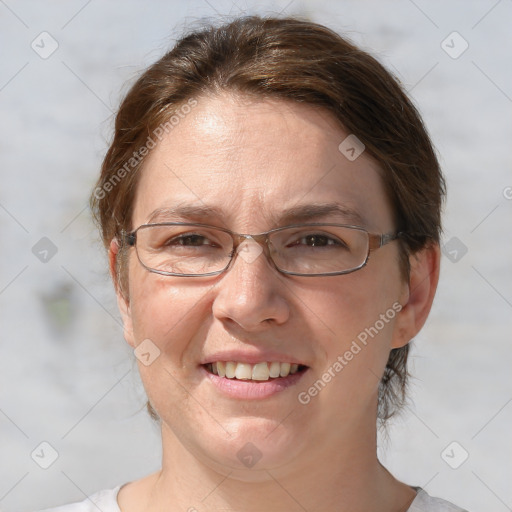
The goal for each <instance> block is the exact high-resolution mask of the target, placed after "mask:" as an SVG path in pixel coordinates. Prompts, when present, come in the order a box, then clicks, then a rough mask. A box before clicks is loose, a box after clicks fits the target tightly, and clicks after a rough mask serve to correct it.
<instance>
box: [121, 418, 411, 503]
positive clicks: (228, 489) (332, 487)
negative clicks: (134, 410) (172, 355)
mask: <svg viewBox="0 0 512 512" xmlns="http://www.w3.org/2000/svg"><path fill="white" fill-rule="evenodd" d="M162 440H163V460H162V470H161V471H159V472H157V473H155V474H153V475H151V476H150V477H148V478H147V479H145V480H146V481H145V490H144V491H143V492H142V491H141V492H140V495H141V496H142V495H144V496H145V498H144V500H141V501H140V502H138V503H141V504H142V503H144V504H145V508H144V510H148V511H157V510H166V511H168V512H170V511H178V510H180V511H184V510H186V511H190V512H203V511H217V510H238V511H243V512H256V511H261V510H265V511H267V512H278V511H283V510H286V511H289V512H295V511H297V512H299V511H300V512H303V511H305V510H307V511H308V512H320V511H322V512H331V511H332V512H334V511H336V512H348V511H350V512H358V511H361V512H362V511H367V510H381V511H397V510H400V511H406V510H407V509H408V507H409V505H410V503H411V502H412V501H413V499H414V496H415V492H414V490H413V489H411V488H410V487H408V486H406V485H405V484H402V483H401V482H398V481H397V480H395V479H394V478H393V476H392V475H391V474H390V473H389V472H388V471H387V470H386V469H385V468H384V467H383V466H382V465H381V464H380V462H379V461H378V459H377V456H376V452H377V443H376V428H375V426H373V428H364V425H355V426H352V432H347V431H345V430H344V429H339V430H338V431H337V432H336V435H335V436H333V439H322V440H319V442H318V444H317V445H316V446H313V447H311V449H310V450H309V451H307V452H303V453H302V454H301V456H300V457H299V458H298V459H297V460H294V462H293V467H292V465H291V464H288V465H284V466H280V467H279V468H273V469H271V468H266V469H264V468H262V469H259V470H256V467H255V468H253V469H252V470H249V471H250V475H249V474H247V472H246V473H245V474H243V473H239V472H237V471H235V470H232V471H231V470H229V469H226V470H225V471H219V470H218V468H215V469H214V466H213V465H210V464H208V463H207V462H205V461H202V460H199V458H198V457H196V456H195V455H193V454H192V453H190V452H189V451H188V450H187V449H186V448H185V447H184V446H183V445H182V444H181V442H180V441H179V440H178V439H177V438H176V436H175V435H174V433H173V432H172V431H171V430H170V429H169V428H168V427H167V426H165V424H164V425H163V427H162ZM347 440H348V442H347ZM120 505H121V508H122V510H123V512H124V511H125V510H126V511H127V512H128V511H130V510H131V509H130V508H129V507H128V506H127V507H126V508H125V507H123V503H122V502H121V501H120Z"/></svg>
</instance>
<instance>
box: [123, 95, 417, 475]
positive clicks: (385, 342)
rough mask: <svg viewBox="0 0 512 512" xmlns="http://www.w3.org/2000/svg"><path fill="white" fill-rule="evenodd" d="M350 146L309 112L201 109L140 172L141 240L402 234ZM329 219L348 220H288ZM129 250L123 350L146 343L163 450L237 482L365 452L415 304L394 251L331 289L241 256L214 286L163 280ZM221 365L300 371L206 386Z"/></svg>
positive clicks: (239, 100)
mask: <svg viewBox="0 0 512 512" xmlns="http://www.w3.org/2000/svg"><path fill="white" fill-rule="evenodd" d="M348 135H349V134H348V133H345V132H344V131H343V130H342V129H341V128H340V127H339V126H338V124H337V122H336V121H335V120H334V118H333V117H331V114H329V113H327V112H326V111H324V110H322V109H318V108H314V107H312V106H306V105H299V104H295V103H288V102H285V101H280V100H264V101H255V100H249V99H248V98H243V97H239V96H233V95H228V94H223V95H221V96H217V97H208V98H207V97H202V98H198V104H197V106H196V107H195V108H194V109H193V110H192V111H191V112H190V113H189V114H188V115H187V116H186V117H185V118H184V119H181V120H180V123H179V124H178V125H177V126H175V127H174V128H173V129H172V131H171V132H170V133H169V134H168V135H167V136H166V138H165V139H163V140H162V142H161V143H159V145H158V146H157V147H156V148H155V149H154V150H153V152H152V153H151V154H150V155H149V156H148V157H147V159H146V161H145V163H144V168H143V171H142V174H141V177H140V178H141V179H140V181H139V184H138V189H137V193H136V198H135V204H134V208H133V225H134V226H135V227H138V226H139V225H141V224H144V223H147V222H150V221H151V222H165V221H176V222H180V221H182V222H201V223H206V224H211V225H215V226H221V227H226V228H228V229H230V230H232V231H235V232H238V233H253V234H256V233H261V232H264V231H268V230H270V229H273V228H276V227H279V226H283V225H289V224H294V223H298V222H333V223H341V224H357V225H361V226H363V227H364V228H366V229H367V230H368V231H369V232H370V233H389V232H393V230H394V225H393V221H392V212H391V208H390V205H389V203H388V201H387V198H386V196H385V193H384V188H383V185H382V182H381V179H380V177H379V169H378V167H377V164H376V163H375V162H374V161H373V160H372V159H371V158H370V157H368V156H367V155H366V154H365V153H364V152H363V153H362V154H361V155H360V156H359V157H358V158H356V159H355V160H353V159H352V158H351V159H348V158H347V157H346V156H345V154H347V155H349V156H351V157H352V155H351V152H350V151H349V152H348V153H345V154H343V153H342V152H340V150H339V149H338V146H339V145H340V143H341V142H342V141H343V140H344V139H345V138H346V137H347V136H348ZM352 160H353V161H352ZM327 204H328V205H339V206H340V208H339V211H333V212H331V213H327V214H325V215H322V216H314V217H312V216H306V217H301V216H292V217H290V216H289V215H288V216H287V217H286V218H285V217H284V215H285V212H286V213H287V214H290V213H295V214H297V213H299V212H300V210H301V209H302V210H304V208H305V207H306V206H311V205H315V206H319V205H327ZM177 207H179V208H178V209H177V210H176V211H174V212H171V213H169V214H168V215H167V216H159V217H156V218H154V217H153V212H155V210H159V209H162V208H164V209H165V208H171V209H176V208H177ZM291 209H293V211H292V210H291ZM185 210H186V211H185ZM253 249H254V248H253ZM130 251H131V253H130V258H129V302H128V303H125V302H123V299H122V297H119V300H120V304H121V310H122V312H123V316H124V322H125V337H126V339H127V341H128V342H129V343H130V345H132V346H133V347H134V348H135V347H137V346H138V345H139V344H140V343H142V342H143V341H144V340H151V342H148V341H146V342H145V343H146V345H143V347H145V351H146V352H149V353H150V354H151V355H150V356H147V355H146V356H145V358H146V361H143V362H140V363H139V366H140V372H141V376H142V380H143V382H144V385H145V388H146V391H147V394H148V396H149V399H150V401H151V403H152V405H153V407H154V408H155V410H156V411H157V413H158V414H159V416H160V417H161V419H162V422H163V431H164V441H165V436H167V438H168V439H170V438H171V437H172V438H173V439H174V440H178V441H179V443H181V445H182V446H183V447H184V448H185V449H186V450H187V451H188V452H190V453H192V454H193V455H194V456H196V457H197V458H199V459H200V460H201V461H202V462H204V463H206V464H208V465H209V466H211V467H213V468H228V469H233V468H235V469H240V470H242V472H243V470H244V468H250V467H252V464H253V463H254V461H256V460H257V459H259V460H258V462H257V466H256V467H257V469H269V468H276V467H277V466H286V465H287V464H292V465H294V466H293V467H295V466H300V465H307V464H309V463H311V461H313V460H314V458H315V457H317V456H320V455H321V456H324V457H333V456H335V455H334V454H333V453H335V449H336V447H337V446H339V445H340V443H341V444H343V443H345V444H346V443H348V442H350V443H352V444H353V445H354V449H356V448H357V443H358V442H359V441H358V439H360V440H361V442H362V443H367V441H368V439H367V438H365V435H364V434H365V432H368V433H371V432H372V429H373V428H374V427H375V414H376V404H377V390H378V385H379V379H380V377H381V375H382V373H383V371H384V367H385V364H386V361H387V359H388V354H389V351H390V349H391V348H392V347H394V346H398V345H401V344H403V343H404V342H405V340H402V339H401V337H400V335H399V334H398V333H399V331H400V321H401V320H400V319H401V315H400V313H398V310H399V309H400V308H399V306H398V303H402V304H403V303H405V302H407V297H408V286H407V284H406V283H404V282H403V281H402V279H401V276H400V269H399V266H398V246H397V244H396V243H390V244H388V245H386V246H384V247H382V248H381V249H379V250H378V251H376V252H374V253H372V254H371V257H370V259H369V261H368V264H367V265H366V266H365V267H364V268H362V269H361V270H359V271H356V272H353V273H351V274H346V275H339V276H329V277H298V276H287V275H284V274H281V273H279V272H278V271H277V270H275V268H273V267H272V266H271V264H270V263H269V261H268V260H267V258H266V256H265V254H263V253H259V252H258V251H255V252H253V253H252V254H253V257H242V256H241V255H240V253H239V256H238V257H237V258H236V260H235V261H234V262H233V265H232V266H231V268H230V269H229V270H228V271H227V272H226V273H224V274H221V275H218V276H214V277H192V278H190V277H168V276H162V275H159V274H156V273H151V272H148V271H147V270H146V269H145V268H144V267H143V266H142V265H141V264H140V263H139V261H138V259H137V256H136V253H135V249H133V248H132V249H130ZM247 254H248V253H247ZM365 334H366V336H365ZM399 338H400V339H399ZM363 340H364V342H363ZM407 341H408V340H407ZM148 343H149V345H148ZM155 346H156V347H157V348H158V350H157V349H156V348H155ZM148 347H149V349H148ZM158 351H160V353H159V356H158V357H156V359H154V360H153V358H154V356H155V355H156V354H158ZM148 361H149V362H151V361H152V362H151V364H147V363H148ZM216 361H233V362H241V363H246V364H249V363H253V364H256V363H269V364H270V363H271V362H279V363H295V364H300V365H302V366H305V367H307V369H306V370H301V371H300V372H298V373H297V374H295V376H294V377H290V376H288V377H285V378H281V377H279V378H276V379H275V380H268V381H253V380H243V379H228V378H226V377H219V376H218V375H213V374H212V373H210V371H209V369H208V363H212V362H216ZM144 363H145V364H144ZM336 363H337V364H336ZM302 366H301V367H300V368H302ZM283 367H284V369H286V364H285V365H280V366H279V367H277V366H276V365H274V368H279V370H282V369H283ZM210 369H211V368H210ZM318 381H321V382H320V383H319V382H318ZM315 382H316V384H315ZM166 432H167V433H166ZM320 441H321V442H320ZM248 443H250V444H248ZM164 445H165V442H164ZM164 449H165V448H164ZM333 450H334V452H333ZM251 457H252V459H251ZM251 461H252V462H251ZM226 471H227V469H226Z"/></svg>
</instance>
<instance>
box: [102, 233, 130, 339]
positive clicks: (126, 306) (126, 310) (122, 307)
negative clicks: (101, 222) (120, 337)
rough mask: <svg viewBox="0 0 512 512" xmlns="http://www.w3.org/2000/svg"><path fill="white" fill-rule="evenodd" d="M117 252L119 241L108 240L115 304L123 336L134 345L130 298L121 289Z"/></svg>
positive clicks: (114, 239)
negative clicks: (119, 315)
mask: <svg viewBox="0 0 512 512" xmlns="http://www.w3.org/2000/svg"><path fill="white" fill-rule="evenodd" d="M118 254H119V242H118V241H117V239H116V238H113V239H112V241H111V242H110V247H109V250H108V259H109V267H110V275H111V277H112V282H113V283H114V289H115V292H116V296H117V306H118V308H119V312H120V313H121V318H122V320H123V328H124V338H125V340H126V341H127V343H128V344H129V345H131V346H132V347H135V345H136V344H135V337H134V335H133V324H132V314H131V307H130V300H129V297H128V296H125V293H124V291H123V289H122V286H121V282H120V277H119V275H118V271H117V257H118Z"/></svg>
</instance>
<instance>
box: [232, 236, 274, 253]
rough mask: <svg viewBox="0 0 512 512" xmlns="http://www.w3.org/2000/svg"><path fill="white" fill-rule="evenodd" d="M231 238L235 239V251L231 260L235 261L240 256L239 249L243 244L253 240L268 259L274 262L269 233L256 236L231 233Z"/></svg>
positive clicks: (233, 250)
mask: <svg viewBox="0 0 512 512" xmlns="http://www.w3.org/2000/svg"><path fill="white" fill-rule="evenodd" d="M231 237H232V239H233V249H232V253H231V259H232V260H233V259H235V257H236V255H237V254H238V248H239V246H240V245H241V244H243V243H244V242H246V241H250V240H252V241H253V242H256V243H257V244H258V245H259V246H260V247H261V248H262V249H263V254H264V255H265V256H266V257H267V259H270V260H272V256H271V255H270V248H269V233H259V234H256V235H251V234H249V233H233V232H231Z"/></svg>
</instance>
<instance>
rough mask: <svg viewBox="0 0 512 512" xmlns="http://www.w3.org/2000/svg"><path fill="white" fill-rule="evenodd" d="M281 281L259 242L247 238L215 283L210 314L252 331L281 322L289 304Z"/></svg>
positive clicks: (288, 311)
mask: <svg viewBox="0 0 512 512" xmlns="http://www.w3.org/2000/svg"><path fill="white" fill-rule="evenodd" d="M282 281H283V279H282V278H281V276H280V274H279V273H278V271H277V270H275V268H273V266H272V264H271V263H270V261H269V260H268V258H267V256H266V254H265V252H264V251H263V250H262V247H261V245H260V244H258V243H257V242H255V241H254V240H252V239H247V240H245V241H243V242H242V243H241V244H240V245H239V246H238V248H237V253H236V255H235V256H234V261H233V262H232V264H231V267H230V268H229V269H228V270H227V272H226V273H224V274H223V275H222V277H221V280H220V282H219V283H218V285H217V286H218V288H217V290H218V292H217V295H216V297H215V299H214V301H213V305H212V311H213V314H214V316H215V317H216V318H218V319H219V320H221V321H223V322H234V323H236V324H238V325H239V326H240V327H242V328H243V329H244V330H246V331H252V332H256V331H261V330H264V329H266V328H268V326H269V325H270V324H277V325H280V324H283V323H284V322H286V321H287V320H288V318H289V315H290V308H289V302H288V300H287V298H286V291H287V288H286V286H283V282H282Z"/></svg>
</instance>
